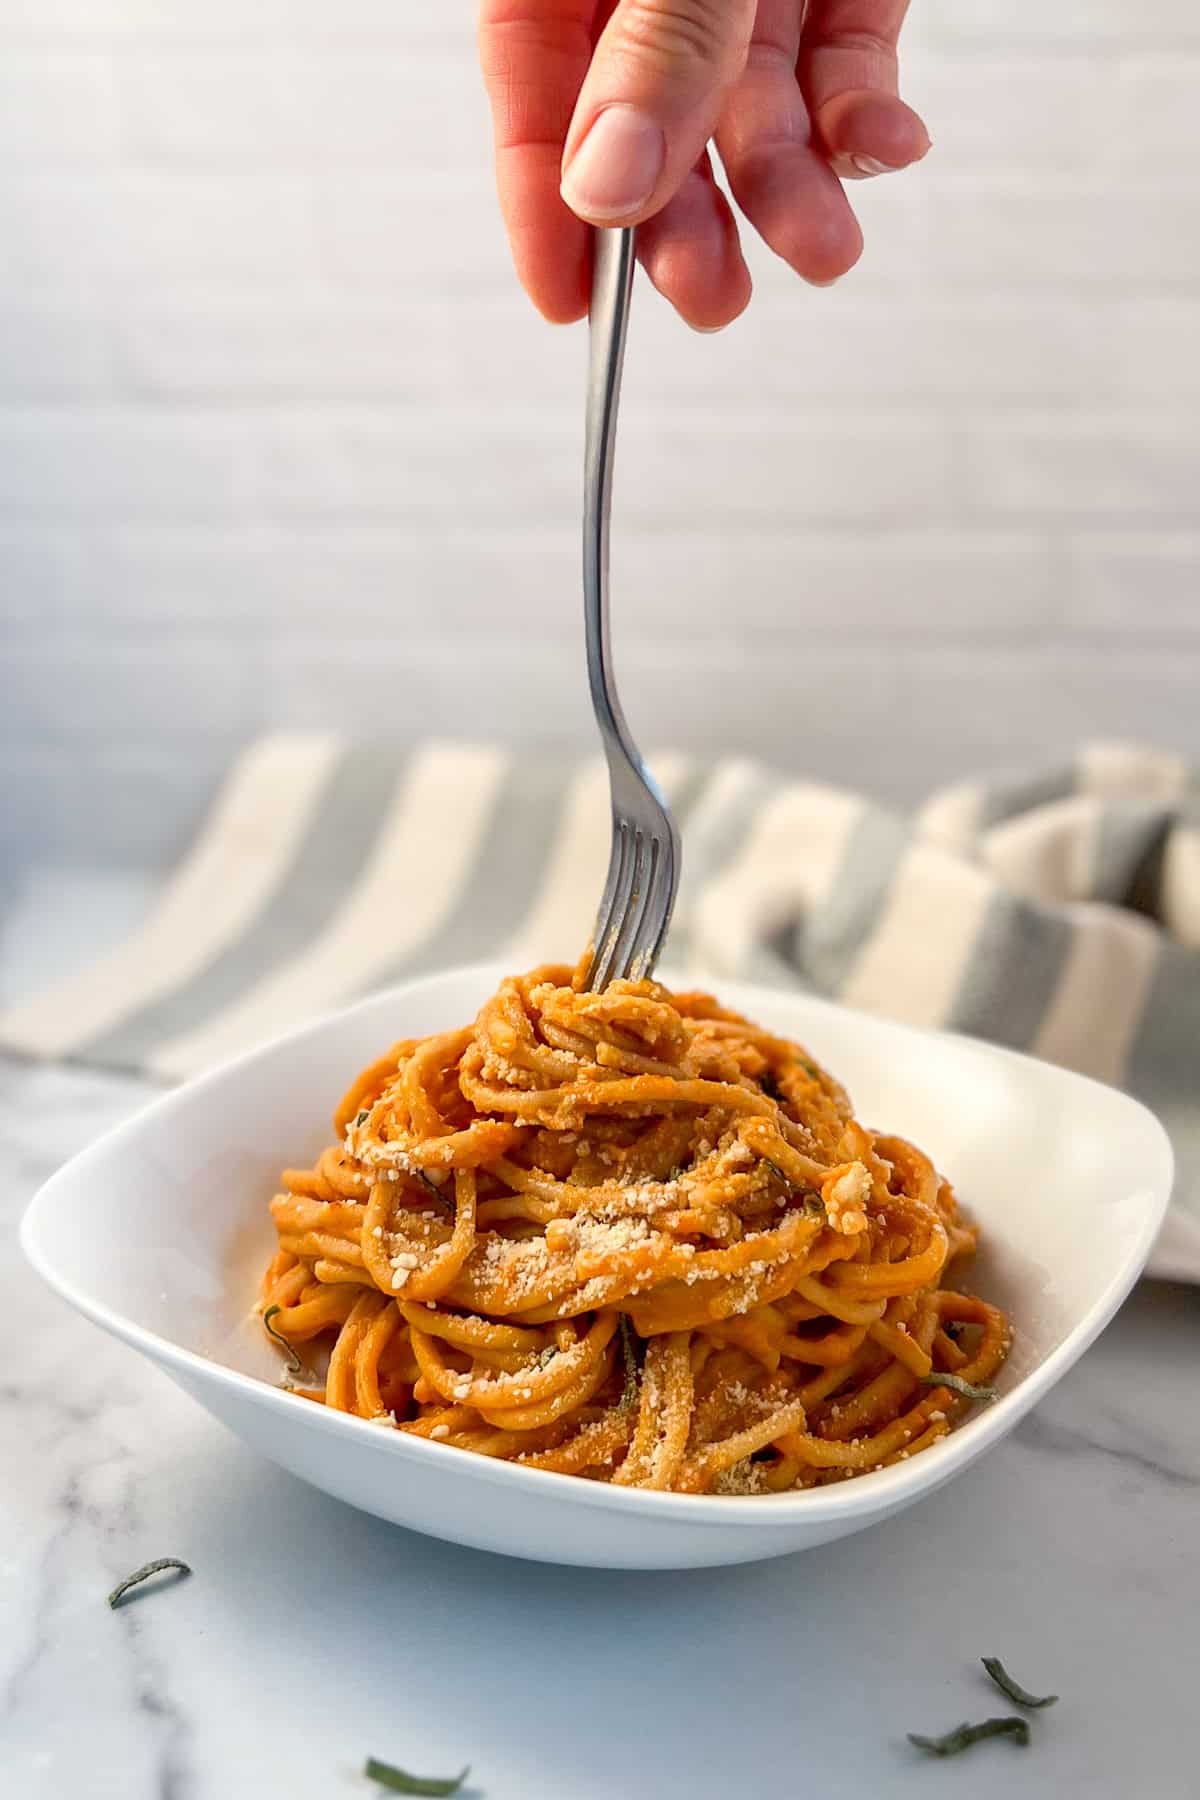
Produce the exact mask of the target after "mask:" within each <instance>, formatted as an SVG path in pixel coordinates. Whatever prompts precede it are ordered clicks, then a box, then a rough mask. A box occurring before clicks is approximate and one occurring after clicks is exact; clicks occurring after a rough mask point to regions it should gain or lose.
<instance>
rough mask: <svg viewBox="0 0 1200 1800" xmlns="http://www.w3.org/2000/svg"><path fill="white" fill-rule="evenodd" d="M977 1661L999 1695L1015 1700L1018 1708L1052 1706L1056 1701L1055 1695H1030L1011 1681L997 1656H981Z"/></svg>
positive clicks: (1018, 1683)
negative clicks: (989, 1677) (994, 1685)
mask: <svg viewBox="0 0 1200 1800" xmlns="http://www.w3.org/2000/svg"><path fill="white" fill-rule="evenodd" d="M979 1660H980V1662H981V1663H982V1664H983V1666H984V1668H985V1669H986V1670H987V1672H988V1674H989V1675H990V1676H991V1678H992V1680H993V1681H994V1682H995V1684H996V1686H997V1687H998V1688H999V1689H1000V1691H1001V1693H1002V1694H1007V1695H1008V1697H1009V1699H1010V1700H1015V1701H1016V1703H1017V1705H1018V1706H1030V1707H1038V1706H1053V1705H1054V1704H1055V1703H1056V1701H1057V1700H1058V1695H1057V1694H1041V1695H1038V1694H1031V1693H1030V1692H1029V1691H1028V1689H1027V1688H1023V1687H1022V1686H1021V1684H1020V1682H1019V1681H1014V1680H1013V1678H1012V1676H1011V1675H1010V1674H1009V1672H1008V1670H1007V1669H1006V1668H1005V1666H1004V1664H1003V1663H1002V1662H1001V1661H1000V1658H999V1657H998V1656H981V1657H980V1659H979Z"/></svg>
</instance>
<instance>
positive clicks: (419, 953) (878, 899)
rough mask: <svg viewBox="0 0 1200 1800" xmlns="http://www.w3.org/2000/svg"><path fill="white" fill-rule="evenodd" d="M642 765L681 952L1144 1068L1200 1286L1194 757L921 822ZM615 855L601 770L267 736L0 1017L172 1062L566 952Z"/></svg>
mask: <svg viewBox="0 0 1200 1800" xmlns="http://www.w3.org/2000/svg"><path fill="white" fill-rule="evenodd" d="M654 760H655V766H656V769H657V771H658V774H659V777H660V779H661V781H662V783H663V785H664V787H665V788H666V790H667V792H668V794H669V796H670V799H671V802H672V805H673V807H674V808H675V810H676V813H677V816H678V818H679V821H680V825H681V827H682V831H683V838H684V845H685V854H684V876H683V886H682V890H681V893H680V899H679V907H678V911H677V914H676V925H675V929H674V932H673V935H672V940H671V946H670V952H669V957H668V961H669V965H670V967H671V968H673V969H674V970H676V971H680V972H684V971H686V973H687V974H688V975H689V976H692V977H703V978H706V979H709V980H713V981H719V980H720V979H721V977H723V976H727V977H733V976H746V977H750V978H760V979H761V978H765V979H767V980H769V981H771V982H774V983H777V984H778V983H792V984H795V985H798V986H804V987H809V988H812V989H815V990H817V991H819V992H821V993H824V994H831V995H836V996H837V997H838V998H840V999H842V1000H845V1001H847V1002H848V1003H849V1004H851V1005H854V1006H859V1007H865V1008H867V1009H868V1010H886V1011H887V1012H888V1013H890V1014H892V1015H894V1016H895V1017H898V1018H901V1019H905V1020H908V1021H911V1022H913V1023H916V1024H920V1025H945V1026H949V1027H951V1028H953V1029H955V1030H960V1031H967V1032H973V1033H977V1034H979V1035H981V1036H984V1037H988V1038H992V1039H994V1040H996V1041H997V1042H1000V1043H1004V1044H1011V1045H1014V1046H1017V1047H1018V1048H1021V1049H1025V1050H1030V1051H1032V1052H1033V1053H1034V1054H1035V1055H1038V1056H1043V1057H1047V1058H1049V1059H1051V1060H1053V1061H1055V1062H1060V1063H1064V1064H1066V1065H1068V1066H1070V1067H1071V1068H1075V1069H1079V1070H1082V1071H1084V1072H1085V1073H1087V1074H1089V1075H1094V1076H1097V1077H1099V1078H1100V1079H1101V1080H1103V1081H1109V1082H1113V1083H1117V1084H1121V1085H1124V1086H1127V1087H1128V1088H1129V1089H1130V1090H1131V1091H1132V1092H1134V1093H1135V1094H1137V1095H1138V1096H1139V1097H1141V1098H1142V1099H1144V1100H1145V1101H1146V1102H1147V1103H1148V1104H1149V1105H1150V1106H1152V1107H1153V1108H1154V1109H1155V1111H1156V1112H1157V1113H1158V1114H1159V1116H1160V1117H1161V1118H1162V1119H1163V1120H1164V1122H1165V1123H1166V1125H1167V1127H1168V1129H1169V1130H1170V1132H1171V1134H1172V1136H1173V1139H1174V1142H1175V1147H1176V1151H1177V1154H1178V1157H1179V1161H1180V1180H1179V1192H1178V1196H1177V1201H1176V1206H1175V1209H1174V1211H1173V1213H1172V1215H1171V1219H1170V1221H1169V1223H1168V1227H1167V1229H1166V1231H1165V1233H1164V1236H1163V1238H1162V1239H1161V1241H1160V1244H1159V1247H1158V1250H1157V1252H1156V1258H1155V1263H1154V1265H1153V1266H1154V1268H1155V1270H1156V1271H1157V1272H1159V1273H1164V1274H1174V1275H1178V1276H1182V1277H1184V1278H1187V1279H1192V1280H1196V1281H1200V1098H1198V1095H1197V1085H1198V1084H1197V1076H1198V1074H1200V780H1198V779H1197V777H1196V775H1195V774H1193V773H1192V772H1191V771H1190V770H1189V769H1188V767H1187V766H1186V764H1185V763H1184V762H1183V761H1182V760H1181V759H1180V758H1178V757H1175V756H1173V755H1169V754H1165V753H1161V752H1157V751H1154V750H1147V749H1141V748H1137V747H1134V746H1128V745H1094V746H1089V747H1088V748H1086V749H1085V750H1084V751H1082V752H1081V753H1080V754H1079V756H1078V757H1077V758H1076V759H1075V761H1074V763H1073V764H1072V765H1071V766H1069V767H1064V768H1061V769H1057V770H1054V771H1051V772H1048V773H1044V774H1041V775H1039V776H1036V777H1035V778H1033V779H1024V780H1011V781H995V782H991V783H978V784H969V785H962V786H959V787H955V788H952V789H949V790H947V791H945V792H942V793H939V794H937V795H935V796H934V797H933V798H932V799H931V800H930V801H929V802H928V803H927V804H926V805H925V806H924V807H923V808H922V809H921V810H920V811H919V812H918V813H917V814H916V815H914V816H913V817H911V818H903V817H900V816H898V815H896V814H894V813H892V812H889V811H887V810H885V809H884V808H882V807H880V806H878V805H876V804H873V803H872V802H871V801H869V800H868V799H866V798H864V797H863V796H861V795H859V794H854V793H849V792H844V791H841V790H838V789H835V788H831V787H826V786H819V785H815V784H813V783H808V782H804V781H798V780H796V779H794V778H791V777H787V776H784V775H781V774H778V773H775V772H772V771H771V770H769V769H766V768H764V767H761V766H759V765H757V764H753V763H748V762H743V761H724V762H715V763H700V762H697V761H694V760H691V759H688V758H686V757H683V756H679V755H671V754H667V755H663V756H660V757H658V758H656V759H654ZM607 854H608V798H607V783H606V777H605V772H604V768H603V766H602V764H601V763H600V762H599V761H598V760H595V761H587V762H584V763H579V764H576V765H574V766H572V765H571V764H570V763H569V762H564V761H563V760H562V759H561V758H555V757H550V756H542V757H534V756H529V755H524V756H514V755H511V754H509V753H508V752H506V751H504V750H501V749H497V748H494V747H488V746H482V745H473V744H461V743H431V744H427V745H424V746H421V747H419V748H417V749H416V750H409V751H405V750H403V749H402V748H399V747H397V746H394V745H386V744H382V743H352V742H346V741H343V740H340V739H335V738H331V737H328V736H323V735H315V734H314V735H308V736H273V737H269V738H266V739H263V740H261V741H259V742H257V743H256V744H254V745H253V746H252V747H251V748H249V749H248V750H247V751H246V752H245V753H244V754H243V755H242V757H241V758H240V759H239V761H238V762H237V764H236V766H235V767H234V768H233V770H232V771H231V772H230V774H229V776H228V778H227V780H226V782H225V784H224V787H223V789H222V791H221V792H220V794H219V796H218V798H217V800H216V802H215V804H214V806H213V808H212V810H211V813H210V815H209V817H208V819H207V821H206V823H205V824H204V826H203V829H202V830H201V831H200V833H199V836H198V838H197V840H196V842H195V844H194V845H193V847H192V849H191V850H190V852H189V853H188V855H187V856H186V857H185V858H184V860H183V862H182V863H181V864H180V865H179V867H178V868H177V869H176V870H175V871H174V872H173V873H172V874H171V875H170V876H169V878H168V879H167V881H166V882H165V884H164V886H163V888H162V890H161V892H160V894H159V896H158V898H157V901H156V903H155V904H154V906H153V908H152V909H151V911H150V913H149V916H148V917H147V918H146V919H145V920H144V922H143V923H142V924H141V926H140V927H139V929H137V931H136V932H135V933H134V934H133V936H131V937H130V938H129V940H128V941H127V942H125V943H123V944H121V945H120V946H119V947H118V948H117V949H115V950H114V951H112V952H110V953H109V954H107V955H106V956H104V957H103V959H102V960H100V961H98V962H95V963H93V964H92V965H91V966H90V967H88V968H86V969H85V970H84V971H83V972H82V973H80V974H76V975H72V976H70V977H69V978H66V979H64V980H62V981H61V982H60V983H59V984H58V985H56V986H55V987H53V988H52V989H50V990H49V991H47V992H43V993H41V994H39V995H36V996H35V997H34V998H33V999H32V1000H29V1001H27V1002H25V1003H23V1004H21V1005H19V1006H16V1007H13V1008H11V1009H10V1010H9V1011H8V1012H7V1013H5V1014H4V1015H3V1016H0V1046H2V1047H4V1048H6V1049H8V1050H9V1051H10V1052H15V1053H18V1054H24V1055H32V1056H38V1057H60V1058H68V1059H71V1060H73V1061H81V1062H85V1063H90V1064H94V1065H99V1066H104V1067H120V1068H127V1069H133V1070H137V1071H139V1072H141V1073H144V1074H148V1075H150V1076H152V1077H155V1078H157V1079H160V1080H165V1081H173V1080H178V1079H181V1078H183V1077H186V1076H189V1075H192V1074H194V1073H196V1072H197V1071H199V1070H201V1069H204V1068H205V1067H207V1066H209V1065H210V1064H212V1063H215V1062H217V1061H218V1060H220V1059H221V1058H223V1057H226V1056H228V1055H230V1054H232V1053H233V1052H235V1051H237V1050H240V1049H242V1048H243V1047H244V1046H246V1045H248V1044H250V1043H253V1042H254V1041H255V1040H257V1039H261V1038H264V1037H267V1036H269V1035H271V1034H273V1033H275V1032H278V1031H280V1030H283V1029H285V1028H286V1027H288V1026H290V1025H293V1024H295V1023H296V1022H298V1021H300V1020H302V1019H304V1018H306V1017H308V1016H310V1015H311V1014H313V1013H315V1012H319V1011H321V1010H323V1009H325V1008H327V1007H331V1006H335V1005H337V1004H338V1003H339V1002H342V1001H345V1000H348V999H351V998H353V997H354V996H356V995H359V994H362V993H363V992H365V991H367V990H369V989H372V988H376V987H380V986H382V985H385V984H387V983H389V982H392V981H395V980H398V979H401V978H405V977H408V976H412V975H416V974H419V973H422V972H425V971H428V970H433V969H436V968H439V967H447V966H449V965H451V964H454V963H460V962H466V961H475V960H479V959H483V958H492V957H495V958H499V959H500V960H501V961H502V962H504V963H505V964H507V965H509V966H511V967H514V968H519V967H523V966H527V965H529V964H531V963H533V962H538V961H543V960H547V959H550V958H562V959H564V960H573V959H574V957H575V956H576V955H577V954H578V952H579V950H580V948H581V946H582V944H583V943H584V941H585V939H586V937H587V933H588V930H589V927H590V924H591V920H592V916H593V913H594V909H595V904H596V899H597V896H598V894H599V891H600V886H601V881H602V877H603V873H604V867H605V863H606V860H607Z"/></svg>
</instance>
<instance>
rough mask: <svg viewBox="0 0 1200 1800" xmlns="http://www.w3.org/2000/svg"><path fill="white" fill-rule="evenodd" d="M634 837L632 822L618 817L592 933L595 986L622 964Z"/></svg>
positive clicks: (589, 979) (591, 970)
mask: <svg viewBox="0 0 1200 1800" xmlns="http://www.w3.org/2000/svg"><path fill="white" fill-rule="evenodd" d="M633 840H634V833H633V831H632V829H631V827H630V824H629V821H628V820H627V819H621V818H617V817H614V818H613V843H612V854H611V855H610V857H609V860H608V879H607V881H606V882H605V884H604V895H603V898H602V899H601V901H600V911H599V912H598V913H597V915H596V924H595V927H594V930H593V934H592V962H591V967H590V968H589V970H588V975H587V986H588V987H589V988H591V989H595V990H599V989H601V988H606V987H607V986H608V984H609V982H610V981H611V980H612V978H613V975H614V973H615V972H616V970H617V968H618V967H619V966H620V965H619V964H618V962H617V944H618V940H619V938H620V936H621V928H622V925H623V923H624V920H625V917H626V915H627V913H628V910H629V901H630V895H631V894H632V892H633V887H634V876H635V863H636V852H635V846H634V841H633Z"/></svg>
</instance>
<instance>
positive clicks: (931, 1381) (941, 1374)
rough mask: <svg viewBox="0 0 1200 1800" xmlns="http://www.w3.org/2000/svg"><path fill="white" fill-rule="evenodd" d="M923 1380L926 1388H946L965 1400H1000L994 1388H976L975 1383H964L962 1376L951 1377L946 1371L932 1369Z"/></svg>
mask: <svg viewBox="0 0 1200 1800" xmlns="http://www.w3.org/2000/svg"><path fill="white" fill-rule="evenodd" d="M921 1380H922V1381H923V1382H924V1383H925V1386H926V1387H946V1388H949V1389H950V1390H951V1392H952V1393H955V1394H961V1395H962V1397H963V1399H964V1400H998V1399H999V1398H1000V1396H999V1394H998V1393H997V1392H996V1390H995V1388H994V1387H976V1386H975V1384H974V1382H971V1381H964V1380H963V1378H962V1376H961V1375H950V1374H948V1373H947V1372H946V1370H945V1369H931V1370H930V1372H929V1374H928V1375H922V1377H921Z"/></svg>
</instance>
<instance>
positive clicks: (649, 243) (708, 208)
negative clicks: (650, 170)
mask: <svg viewBox="0 0 1200 1800" xmlns="http://www.w3.org/2000/svg"><path fill="white" fill-rule="evenodd" d="M637 248H638V259H639V261H640V262H641V264H642V267H643V268H644V269H645V271H646V273H647V275H648V276H649V277H650V280H651V281H652V282H653V284H654V286H655V287H656V288H657V289H658V291H659V293H660V294H662V296H663V297H664V299H667V300H669V301H670V302H671V304H672V306H673V307H674V308H675V310H676V312H677V313H678V314H679V316H680V317H681V318H682V319H684V320H685V321H686V322H687V324H689V325H691V326H693V327H694V329H695V330H697V331H719V330H720V329H721V327H722V326H723V325H729V324H731V323H732V322H733V320H734V319H736V318H737V316H738V314H739V313H741V312H744V311H745V309H746V307H747V306H748V305H749V303H750V271H749V270H748V269H747V267H746V263H745V259H744V257H743V256H742V246H741V244H740V243H739V241H738V229H737V222H736V220H735V219H734V216H733V212H732V210H731V209H730V206H729V202H728V201H727V200H726V198H725V196H724V194H723V193H722V192H721V190H720V188H719V187H718V186H717V184H716V182H715V181H714V180H713V177H712V168H711V165H710V164H709V160H708V157H707V156H704V157H703V158H702V159H701V161H700V163H699V164H698V165H697V167H696V168H695V169H693V170H692V173H691V174H690V175H689V176H688V178H687V180H686V181H685V182H684V184H683V186H682V187H681V188H680V190H679V192H678V193H677V194H676V195H675V196H674V198H673V199H671V200H668V201H667V204H666V206H664V208H663V210H662V211H661V212H659V213H655V215H654V217H653V218H652V219H650V220H649V221H648V222H647V223H646V224H645V225H643V226H642V228H641V230H640V231H639V232H638V246H637Z"/></svg>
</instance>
